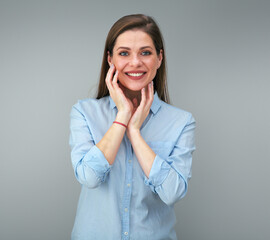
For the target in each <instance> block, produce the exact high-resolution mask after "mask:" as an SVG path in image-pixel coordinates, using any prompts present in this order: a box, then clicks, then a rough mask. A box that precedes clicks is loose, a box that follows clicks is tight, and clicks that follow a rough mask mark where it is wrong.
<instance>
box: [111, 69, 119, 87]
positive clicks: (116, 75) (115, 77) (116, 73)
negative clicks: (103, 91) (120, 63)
mask: <svg viewBox="0 0 270 240" xmlns="http://www.w3.org/2000/svg"><path fill="white" fill-rule="evenodd" d="M118 75H119V72H118V70H116V72H115V74H114V76H113V79H112V83H113V85H116V84H117V81H118Z"/></svg>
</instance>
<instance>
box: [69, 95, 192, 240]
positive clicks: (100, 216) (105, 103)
mask: <svg viewBox="0 0 270 240" xmlns="http://www.w3.org/2000/svg"><path fill="white" fill-rule="evenodd" d="M116 114H117V108H116V105H115V103H114V102H113V100H112V98H111V97H110V96H107V97H103V98H101V99H84V100H79V101H78V102H77V103H76V104H75V105H74V106H73V107H72V110H71V114H70V117H71V122H70V131H71V133H70V141H69V142H70V146H71V149H72V150H71V160H72V165H73V168H74V172H75V176H76V178H77V180H78V181H79V182H80V184H81V194H80V198H79V202H78V207H77V214H76V218H75V223H74V227H73V231H72V239H73V240H75V239H76V240H88V239H89V240H90V239H95V240H110V239H111V240H119V239H134V240H144V239H147V240H149V239H150V240H152V239H153V240H159V239H177V237H176V233H175V230H174V225H175V214H174V208H173V205H174V203H175V202H176V201H178V200H179V199H181V198H182V197H183V196H184V195H185V194H186V191H187V186H188V180H189V178H190V177H191V163H192V152H193V151H194V150H195V145H194V129H195V120H194V118H193V117H192V115H191V114H190V113H189V112H186V111H184V110H181V109H179V108H176V107H173V106H172V105H169V104H167V103H165V102H163V101H161V100H160V99H159V98H158V96H157V94H155V96H154V101H153V103H152V106H151V109H150V112H149V114H148V116H147V118H146V119H145V121H144V123H143V125H142V127H141V135H142V137H143V138H144V140H145V141H146V143H147V144H148V145H149V146H150V147H151V149H152V150H153V151H154V152H155V154H156V157H155V159H154V162H153V165H152V168H151V171H150V174H149V178H147V177H146V175H145V174H144V172H143V170H142V168H141V166H140V164H139V162H138V160H137V158H136V155H135V153H134V151H133V149H132V145H131V143H130V141H129V139H128V137H127V135H126V134H125V135H124V138H123V140H122V142H121V145H120V147H119V150H118V153H117V156H116V158H115V161H114V163H113V164H112V165H110V164H109V163H108V161H107V160H106V158H105V157H104V155H103V153H102V152H101V151H100V150H99V148H98V147H97V146H96V144H97V143H98V142H99V141H100V140H101V139H102V138H103V136H104V134H105V133H106V132H107V130H108V129H109V128H110V126H111V125H112V123H113V121H114V120H115V118H116Z"/></svg>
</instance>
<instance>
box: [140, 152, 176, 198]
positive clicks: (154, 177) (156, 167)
mask: <svg viewBox="0 0 270 240" xmlns="http://www.w3.org/2000/svg"><path fill="white" fill-rule="evenodd" d="M170 170H171V166H170V164H169V163H167V162H166V161H165V160H163V159H162V158H160V157H159V156H158V155H156V157H155V159H154V162H153V165H152V168H151V171H150V174H149V178H147V177H145V181H144V182H145V184H146V185H148V186H149V187H150V188H151V190H152V191H153V192H154V193H156V191H155V188H156V187H158V186H160V185H161V184H162V183H163V182H164V180H165V179H166V177H167V176H168V174H169V172H170Z"/></svg>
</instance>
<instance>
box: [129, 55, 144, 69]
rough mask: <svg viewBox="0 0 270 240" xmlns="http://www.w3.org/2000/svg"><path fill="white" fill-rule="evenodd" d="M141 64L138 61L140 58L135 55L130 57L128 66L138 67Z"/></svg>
mask: <svg viewBox="0 0 270 240" xmlns="http://www.w3.org/2000/svg"><path fill="white" fill-rule="evenodd" d="M141 64H142V61H141V59H140V57H139V56H138V55H137V54H134V55H132V56H131V59H130V65H131V66H133V67H137V66H140V65H141Z"/></svg>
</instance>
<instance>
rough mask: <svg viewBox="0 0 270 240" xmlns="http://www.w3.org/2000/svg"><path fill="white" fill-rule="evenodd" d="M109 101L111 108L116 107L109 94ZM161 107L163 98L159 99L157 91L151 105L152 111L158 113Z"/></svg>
mask: <svg viewBox="0 0 270 240" xmlns="http://www.w3.org/2000/svg"><path fill="white" fill-rule="evenodd" d="M109 101H110V108H111V109H113V108H115V107H116V105H115V103H114V101H113V99H112V98H111V96H109ZM160 107H161V100H160V99H159V97H158V95H157V92H156V93H155V94H154V100H153V103H152V105H151V108H150V110H151V112H152V113H153V114H156V113H157V111H158V110H159V108H160Z"/></svg>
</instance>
